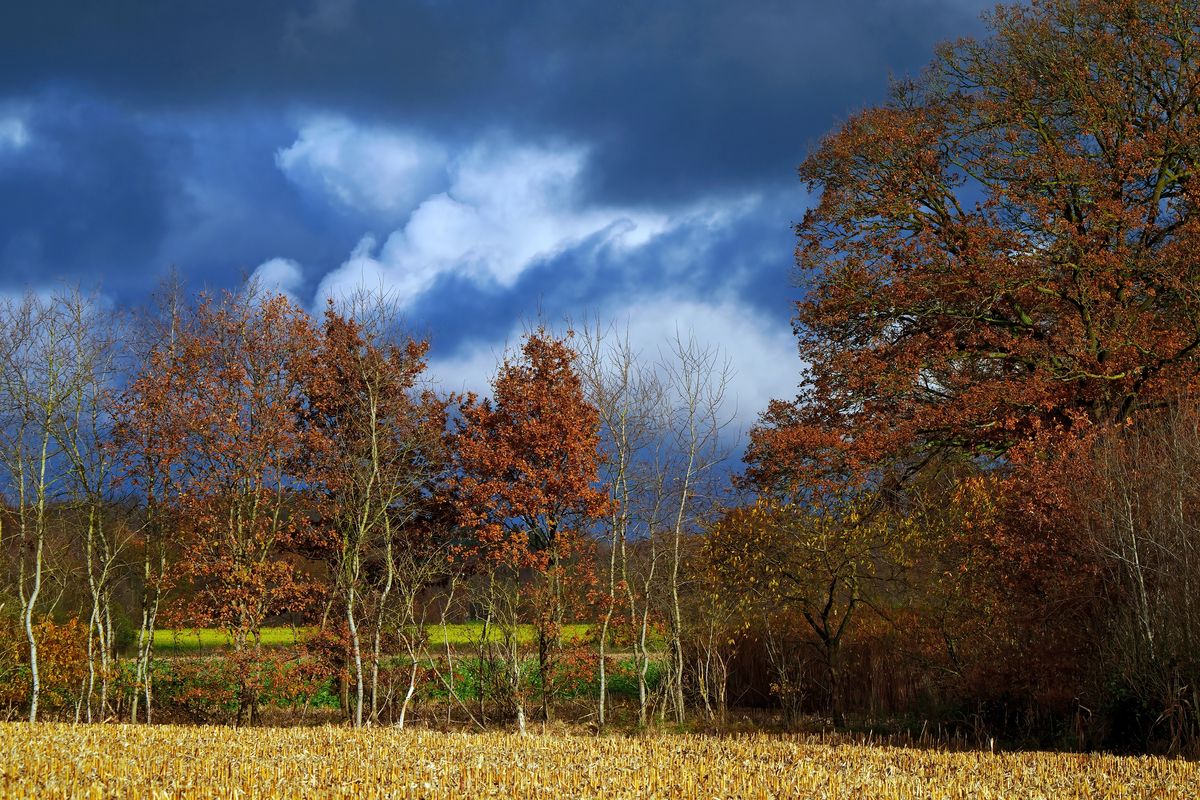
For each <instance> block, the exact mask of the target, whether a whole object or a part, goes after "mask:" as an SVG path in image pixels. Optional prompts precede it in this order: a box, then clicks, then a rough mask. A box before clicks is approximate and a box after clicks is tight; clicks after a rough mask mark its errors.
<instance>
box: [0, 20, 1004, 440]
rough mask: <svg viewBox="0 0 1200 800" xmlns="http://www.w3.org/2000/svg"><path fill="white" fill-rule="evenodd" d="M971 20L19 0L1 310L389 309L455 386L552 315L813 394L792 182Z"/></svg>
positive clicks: (3, 80)
mask: <svg viewBox="0 0 1200 800" xmlns="http://www.w3.org/2000/svg"><path fill="white" fill-rule="evenodd" d="M988 6H990V3H988V2H984V0H836V1H833V0H790V2H781V1H777V0H739V1H737V2H715V0H686V1H685V0H642V1H641V2H626V1H625V0H604V1H603V2H599V1H597V2H591V1H590V0H544V2H524V1H523V0H505V1H504V2H501V1H500V0H490V1H487V2H485V1H483V0H480V2H448V1H447V0H420V1H418V2H401V1H399V0H396V1H393V2H367V1H366V0H306V1H302V2H296V3H281V2H271V0H255V1H254V2H245V1H244V0H237V1H236V2H234V1H232V0H205V2H187V3H185V2H180V1H179V0H149V1H148V2H129V0H105V2H102V3H98V2H85V0H76V1H75V2H62V0H39V2H17V1H16V0H0V292H5V293H9V292H18V291H23V290H30V289H32V290H45V289H47V288H49V287H52V286H53V285H56V284H58V283H62V282H67V283H71V284H76V283H77V284H80V285H82V286H83V287H84V288H86V289H89V290H95V291H97V292H99V293H101V294H103V295H104V296H105V297H106V298H107V299H109V300H111V301H113V302H116V303H122V304H130V305H135V304H138V303H141V302H144V301H145V300H146V298H147V296H148V295H149V293H150V292H152V291H153V290H154V289H155V288H156V286H157V285H158V284H159V282H160V281H161V280H162V279H163V277H164V276H165V275H166V274H168V273H169V272H170V271H171V270H172V269H174V270H177V271H178V273H179V274H180V275H181V276H182V277H183V278H184V280H185V281H186V283H187V285H188V286H189V287H190V288H193V289H208V290H210V291H216V290H221V289H232V288H236V286H238V285H239V284H240V283H241V282H242V281H243V280H244V279H245V278H246V277H248V276H256V277H258V279H259V280H260V281H262V282H263V283H264V284H266V285H268V286H269V287H271V288H274V289H278V290H280V291H283V292H286V293H288V294H289V295H291V296H292V297H294V298H295V299H296V300H297V301H298V302H299V303H301V304H302V305H304V306H305V307H306V308H310V309H319V308H321V307H323V304H324V298H325V297H326V296H329V295H334V296H341V295H344V294H345V293H347V292H349V291H352V290H353V289H354V287H355V286H360V285H364V286H366V287H368V288H371V289H384V290H386V291H388V292H391V293H394V296H395V297H396V298H397V300H398V301H399V302H400V303H402V304H403V307H404V311H405V315H406V318H407V320H408V324H409V326H410V327H411V328H412V329H414V330H417V331H420V332H422V333H427V334H428V335H430V336H431V338H432V342H433V349H432V361H433V364H432V371H433V373H434V375H435V376H436V377H437V378H438V379H439V381H440V383H441V384H442V385H443V386H444V387H445V388H447V389H451V390H457V389H460V388H464V387H465V388H476V389H478V388H482V387H483V386H485V385H486V380H487V378H488V376H489V375H490V373H491V372H492V371H493V370H494V365H495V361H496V356H497V354H499V353H500V352H502V351H503V349H504V347H505V343H506V342H508V343H512V342H515V341H516V339H517V338H518V337H519V335H520V332H521V330H522V329H523V327H524V326H526V325H527V324H528V323H529V321H530V320H531V319H533V318H535V317H538V316H540V317H542V318H544V319H546V320H549V321H551V322H558V321H560V320H562V319H564V318H566V317H571V318H573V319H576V320H578V319H582V318H585V317H586V318H593V319H596V318H599V319H601V320H607V321H612V322H615V323H616V324H617V325H618V326H619V327H621V328H627V329H628V331H629V332H630V335H631V337H632V338H633V339H634V340H635V342H637V343H638V345H639V346H640V347H641V348H642V350H643V352H644V353H648V354H650V355H651V356H653V354H654V353H655V352H656V351H657V348H659V347H660V346H661V344H662V342H664V341H665V340H666V339H667V338H669V337H670V336H672V335H673V334H674V333H675V332H676V331H677V330H678V331H683V332H687V331H693V332H694V333H695V335H696V337H697V338H698V339H699V340H700V341H702V342H704V343H707V344H712V345H719V346H720V347H721V348H722V350H723V352H724V354H725V355H726V356H727V358H728V359H729V361H730V363H731V365H732V367H733V370H734V372H735V376H734V379H733V383H732V387H731V390H732V396H733V397H735V398H736V414H737V416H738V418H739V421H740V422H741V423H742V424H743V426H744V425H746V424H750V423H752V422H753V418H754V416H755V415H756V414H757V413H758V412H759V411H761V410H762V409H763V408H764V407H765V405H766V402H767V400H769V399H770V398H772V397H790V396H792V395H793V394H794V391H795V386H796V383H797V380H798V377H799V373H800V369H801V364H800V362H799V359H798V356H797V355H796V348H795V340H794V337H793V335H792V332H791V328H790V322H789V321H790V316H791V312H792V304H793V303H794V301H795V300H796V299H797V298H798V297H800V296H801V295H802V293H803V287H801V286H796V285H794V282H793V277H794V276H793V273H792V265H793V255H792V251H793V244H794V239H793V234H792V226H793V224H794V223H795V222H796V221H798V220H799V219H800V218H801V217H802V216H803V214H804V210H805V208H806V207H807V206H808V204H809V203H810V202H811V198H810V197H809V196H808V195H807V194H806V192H805V187H803V186H802V185H801V184H800V182H799V180H798V179H797V177H796V167H797V166H798V165H799V163H800V162H801V161H802V160H803V159H804V157H805V155H806V153H807V152H808V151H809V150H810V148H812V147H813V146H814V145H815V144H816V143H817V142H818V141H819V139H820V137H821V136H822V135H823V134H825V133H826V132H828V131H829V130H830V129H831V128H833V127H834V126H836V125H837V124H838V123H839V122H840V121H842V120H845V119H846V117H847V116H848V115H850V114H852V113H854V112H855V111H857V110H860V109H862V108H864V107H866V106H869V105H872V104H874V103H878V102H880V101H881V100H883V99H884V98H885V96H886V92H887V86H888V82H889V78H890V77H892V76H896V77H900V76H906V75H916V74H919V72H920V70H921V69H922V67H923V66H924V65H925V64H926V63H928V61H929V59H930V57H931V55H932V53H933V48H934V46H935V45H936V44H937V43H938V42H940V41H944V40H947V39H953V38H957V37H960V36H967V35H979V34H980V33H981V32H982V25H981V23H980V21H979V15H980V13H981V12H982V11H983V10H984V9H985V8H986V7H988Z"/></svg>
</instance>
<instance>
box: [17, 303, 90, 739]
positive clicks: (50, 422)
mask: <svg viewBox="0 0 1200 800" xmlns="http://www.w3.org/2000/svg"><path fill="white" fill-rule="evenodd" d="M94 322H95V320H94V318H93V317H92V315H91V314H89V313H88V308H87V304H86V303H85V301H84V300H83V299H82V297H81V296H80V295H79V294H78V293H72V294H61V293H60V294H56V295H52V296H50V297H48V298H43V297H38V296H36V295H33V294H28V295H26V296H25V297H23V298H21V299H19V300H6V301H5V302H4V303H3V305H0V331H2V333H0V469H2V470H3V485H4V493H5V501H6V503H7V504H8V506H9V513H8V514H6V516H7V517H8V520H4V525H5V526H8V525H12V526H14V527H15V528H16V530H15V532H14V533H11V534H10V533H9V532H8V531H4V530H2V529H0V533H3V534H4V535H5V536H7V537H13V538H15V539H16V540H17V546H18V557H17V562H18V563H17V567H18V577H17V593H18V597H19V600H20V606H21V607H20V614H21V624H22V627H23V628H24V632H25V637H26V643H27V645H28V647H27V652H28V658H29V670H30V684H31V685H30V697H29V720H30V722H35V721H37V715H38V702H39V699H40V694H41V674H40V664H39V660H38V635H37V628H38V622H39V621H40V620H39V615H40V613H42V612H43V610H42V609H41V607H40V605H39V600H40V599H41V593H42V589H43V587H44V586H45V583H46V579H47V565H46V558H45V556H46V548H47V536H48V533H49V530H50V526H51V513H52V510H53V507H54V505H55V504H56V503H59V502H61V501H63V500H64V499H66V497H67V494H68V489H69V487H68V482H69V480H70V476H71V467H70V462H69V460H68V459H67V457H66V456H65V454H64V452H63V449H62V445H63V443H64V442H65V441H69V440H71V439H72V438H74V436H75V434H76V433H78V431H76V430H75V426H76V425H77V424H78V423H79V422H80V420H79V419H77V418H76V417H74V416H73V411H74V410H75V409H82V408H84V407H86V406H87V405H88V404H89V403H90V402H91V401H92V400H93V399H94V398H92V397H91V396H90V395H89V391H90V388H91V387H93V386H94V380H93V379H94V378H95V371H94V370H95V367H96V363H95V362H94V361H93V359H94V358H95V357H96V350H95V349H94V348H92V347H91V346H90V345H91V341H92V340H91V336H92V334H93V331H92V330H91V326H92V324H93V323H94ZM9 520H11V521H9Z"/></svg>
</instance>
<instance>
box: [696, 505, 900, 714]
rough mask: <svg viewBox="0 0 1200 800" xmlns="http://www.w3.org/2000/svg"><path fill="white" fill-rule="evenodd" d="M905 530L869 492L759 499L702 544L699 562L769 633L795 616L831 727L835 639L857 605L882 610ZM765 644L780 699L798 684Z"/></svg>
mask: <svg viewBox="0 0 1200 800" xmlns="http://www.w3.org/2000/svg"><path fill="white" fill-rule="evenodd" d="M912 527H913V525H912V520H911V519H909V518H902V517H897V518H894V517H893V515H890V514H888V513H886V511H884V510H883V509H881V508H880V506H879V504H878V503H877V502H876V499H875V498H873V497H871V496H870V495H856V494H850V493H848V494H846V495H843V496H825V497H820V498H817V497H814V498H810V499H809V500H808V502H806V503H803V504H801V503H788V502H777V501H772V500H767V499H762V500H759V501H758V502H757V503H756V504H755V505H753V506H750V507H747V508H740V509H736V510H734V511H732V512H731V513H730V514H728V515H727V516H726V518H725V519H724V520H722V521H721V523H720V524H719V525H717V526H716V527H715V528H714V530H713V532H712V533H711V535H710V536H709V538H708V540H707V541H706V543H705V546H706V550H707V551H708V554H707V557H706V560H707V561H709V562H710V563H711V564H713V565H714V568H715V569H716V571H717V572H718V574H720V575H721V576H722V577H723V578H724V584H725V586H726V587H728V589H727V590H728V591H730V592H731V593H734V594H738V595H741V597H742V598H744V601H745V602H748V603H750V605H751V606H752V607H754V606H756V607H757V608H758V609H759V610H760V611H762V612H763V613H764V614H765V615H766V616H767V617H768V630H767V635H768V639H770V638H771V636H772V634H773V633H775V631H772V630H771V629H770V622H771V619H770V618H771V617H773V616H778V615H780V614H781V613H784V614H786V613H787V612H789V611H790V612H796V613H798V615H799V617H800V619H802V620H803V621H804V623H805V624H806V625H807V627H808V630H809V631H810V633H811V634H812V638H811V639H810V640H809V642H808V643H809V644H811V645H812V646H813V648H814V649H815V650H816V652H817V653H818V655H819V661H820V663H821V666H822V668H823V671H824V673H825V685H824V686H823V687H822V688H823V689H824V694H825V697H826V699H827V702H828V708H829V711H830V714H831V716H832V717H833V720H834V724H836V725H839V726H840V725H843V724H845V712H844V706H843V703H842V686H841V684H842V645H843V642H844V640H845V639H846V637H847V634H848V632H849V631H851V630H852V629H853V625H854V624H855V623H856V622H857V619H858V617H859V615H860V613H861V612H862V610H863V609H868V610H871V611H874V612H875V613H878V614H886V611H885V604H884V603H883V598H884V590H885V589H886V588H887V587H888V585H889V584H892V583H894V582H896V581H897V580H898V579H899V577H900V574H901V572H902V570H903V569H904V566H905V558H906V549H907V547H906V545H907V543H908V541H909V540H911V539H912V538H913V533H912ZM786 619H789V618H788V617H785V620H786ZM791 619H794V618H791ZM785 624H787V623H786V622H785ZM768 648H769V649H770V650H771V653H770V655H771V656H772V660H773V661H775V662H777V663H775V668H776V670H777V671H778V672H779V679H778V681H777V687H778V688H777V693H778V694H779V695H780V699H781V700H783V701H784V702H785V703H787V702H788V700H789V697H787V694H788V693H792V692H797V691H801V690H802V687H796V686H791V685H789V684H790V683H792V682H794V681H795V679H796V676H795V675H793V674H792V673H791V672H790V671H789V669H788V665H787V664H785V663H783V658H784V657H783V654H782V653H780V652H778V648H777V647H776V646H775V643H774V642H773V641H768Z"/></svg>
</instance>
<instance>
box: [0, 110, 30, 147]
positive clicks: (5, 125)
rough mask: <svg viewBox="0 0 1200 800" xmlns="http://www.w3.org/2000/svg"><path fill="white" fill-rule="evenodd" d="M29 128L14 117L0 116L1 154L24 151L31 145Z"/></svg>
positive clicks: (19, 118) (20, 119)
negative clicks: (10, 151)
mask: <svg viewBox="0 0 1200 800" xmlns="http://www.w3.org/2000/svg"><path fill="white" fill-rule="evenodd" d="M29 141H30V137H29V127H28V126H27V125H26V124H25V120H23V119H22V118H21V117H18V116H16V115H15V114H14V115H8V116H0V152H3V151H5V150H13V151H16V150H22V149H24V148H25V146H26V145H27V144H29Z"/></svg>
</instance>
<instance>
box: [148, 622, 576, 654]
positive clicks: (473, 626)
mask: <svg viewBox="0 0 1200 800" xmlns="http://www.w3.org/2000/svg"><path fill="white" fill-rule="evenodd" d="M313 630H315V629H314V628H310V627H301V628H291V627H272V628H263V629H262V643H263V644H264V645H267V646H270V647H283V646H289V645H294V644H296V641H297V637H299V638H300V639H303V638H304V637H305V636H306V635H308V634H309V633H311V632H312V631H313ZM426 631H427V632H428V635H429V645H430V646H431V647H445V646H446V645H447V644H449V645H450V646H451V647H455V648H460V647H470V646H472V645H475V644H478V642H479V639H480V637H481V636H482V635H483V623H482V622H462V623H455V624H452V625H447V626H446V628H445V631H444V632H443V630H442V626H441V625H429V626H426ZM587 632H588V626H587V625H582V624H580V625H566V626H564V630H563V638H564V639H565V640H567V641H575V640H579V639H582V638H584V637H586V636H587ZM516 636H517V641H518V642H520V643H521V644H530V643H532V642H533V637H534V631H533V626H532V625H522V626H520V627H519V628H518V629H517V632H516ZM488 638H489V639H490V640H491V641H494V642H498V641H500V640H501V639H502V634H501V632H500V631H499V630H498V629H495V628H493V629H492V630H491V631H489V634H488ZM226 647H229V634H227V633H226V632H225V631H223V630H221V629H219V628H199V629H196V628H179V629H160V630H156V631H155V632H154V649H155V650H156V651H158V652H159V653H161V654H164V655H167V654H170V653H196V652H202V651H204V650H210V649H222V648H226Z"/></svg>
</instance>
